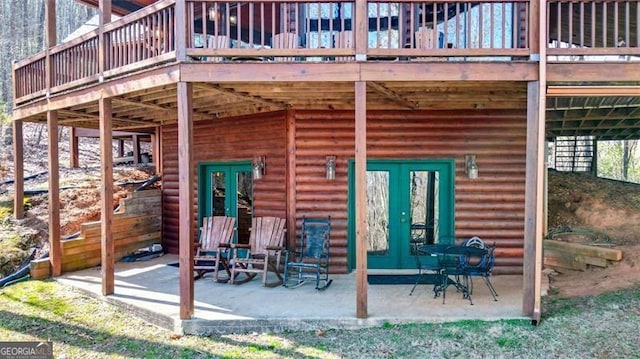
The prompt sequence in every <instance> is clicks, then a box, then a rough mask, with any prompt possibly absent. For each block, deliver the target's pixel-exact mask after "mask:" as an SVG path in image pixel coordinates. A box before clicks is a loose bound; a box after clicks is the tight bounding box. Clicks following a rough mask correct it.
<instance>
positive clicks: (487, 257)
mask: <svg viewBox="0 0 640 359" xmlns="http://www.w3.org/2000/svg"><path fill="white" fill-rule="evenodd" d="M473 239H476V240H475V241H471V240H473ZM478 240H479V241H480V242H478ZM480 243H481V245H480ZM465 245H467V246H469V247H476V248H482V249H484V251H485V252H484V254H483V255H482V256H481V257H480V258H467V260H466V263H465V264H464V273H465V276H466V277H468V278H469V281H468V282H469V294H472V293H473V277H480V278H482V279H483V280H484V282H485V284H486V285H487V288H489V293H491V296H492V297H493V300H494V301H497V300H498V299H497V298H496V297H497V296H498V292H496V289H495V288H494V287H493V284H491V280H490V278H489V277H491V274H492V272H493V267H494V265H495V263H496V258H495V255H494V251H495V249H496V246H495V244H494V245H493V246H490V245H487V244H485V243H484V242H483V241H482V240H481V239H479V238H478V237H472V238H471V239H469V240H467V242H465Z"/></svg>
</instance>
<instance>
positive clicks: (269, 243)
mask: <svg viewBox="0 0 640 359" xmlns="http://www.w3.org/2000/svg"><path fill="white" fill-rule="evenodd" d="M285 223H286V221H285V220H284V219H283V218H277V217H254V218H253V221H252V225H251V234H250V236H249V244H248V245H247V244H233V245H232V248H233V253H232V255H233V260H232V261H231V283H234V284H241V283H246V282H248V281H250V280H251V279H253V277H255V276H256V275H257V274H258V273H262V284H263V285H264V286H266V287H276V286H278V285H280V284H282V275H281V274H280V270H279V267H280V256H281V253H282V251H283V250H284V247H283V244H284V233H285V228H284V227H285ZM269 270H271V271H273V272H274V273H275V274H276V276H277V277H278V281H277V282H274V283H267V272H268V271H269ZM240 273H245V275H246V276H247V278H246V279H244V280H242V281H237V280H236V279H237V276H238V275H239V274H240Z"/></svg>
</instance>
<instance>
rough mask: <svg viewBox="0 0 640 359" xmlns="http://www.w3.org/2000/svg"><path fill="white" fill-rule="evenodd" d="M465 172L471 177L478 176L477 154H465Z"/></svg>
mask: <svg viewBox="0 0 640 359" xmlns="http://www.w3.org/2000/svg"><path fill="white" fill-rule="evenodd" d="M464 163H465V166H464V173H466V174H467V176H469V179H476V178H478V164H477V163H476V155H464Z"/></svg>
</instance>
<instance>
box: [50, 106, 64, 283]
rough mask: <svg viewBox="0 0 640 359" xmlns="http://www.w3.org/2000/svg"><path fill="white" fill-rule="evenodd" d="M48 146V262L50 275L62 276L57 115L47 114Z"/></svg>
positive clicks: (53, 113)
mask: <svg viewBox="0 0 640 359" xmlns="http://www.w3.org/2000/svg"><path fill="white" fill-rule="evenodd" d="M47 130H48V133H47V135H48V145H49V151H48V154H49V159H48V160H49V196H48V199H49V262H50V263H51V274H52V275H53V276H54V277H58V276H60V275H61V274H62V258H61V257H62V247H61V243H60V172H59V169H60V164H59V159H58V158H59V156H58V152H59V151H58V113H57V112H56V111H48V112H47Z"/></svg>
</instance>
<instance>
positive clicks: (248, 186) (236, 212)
mask: <svg viewBox="0 0 640 359" xmlns="http://www.w3.org/2000/svg"><path fill="white" fill-rule="evenodd" d="M251 170H252V168H251V162H224V163H203V164H200V165H199V166H198V209H199V211H198V212H199V213H198V219H199V222H198V223H202V218H203V217H209V216H229V217H235V218H236V229H237V231H236V236H237V238H235V240H237V242H238V243H249V228H250V227H251V214H252V212H253V174H252V172H251Z"/></svg>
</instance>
